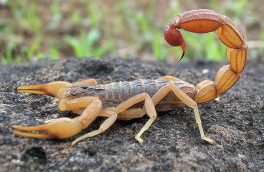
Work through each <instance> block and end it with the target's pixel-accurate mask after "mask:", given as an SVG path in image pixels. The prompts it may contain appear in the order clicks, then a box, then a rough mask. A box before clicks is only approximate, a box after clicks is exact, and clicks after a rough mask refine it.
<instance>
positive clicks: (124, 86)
mask: <svg viewBox="0 0 264 172" xmlns="http://www.w3.org/2000/svg"><path fill="white" fill-rule="evenodd" d="M168 83H169V81H165V80H143V79H142V80H134V81H123V82H122V81H120V82H113V83H110V84H101V85H95V86H82V87H72V88H71V89H70V90H69V91H68V93H67V96H73V97H83V96H95V97H99V98H100V99H101V100H102V101H108V102H122V101H125V100H127V99H129V98H131V97H133V96H135V95H137V94H140V93H148V94H149V95H150V96H153V95H154V94H155V93H156V92H158V91H159V90H160V89H161V88H162V87H163V86H165V85H167V84H168ZM170 83H171V84H173V85H175V86H176V87H178V88H180V89H182V90H183V91H184V92H185V93H186V94H188V95H192V94H193V93H194V92H195V88H194V86H193V85H191V84H189V83H187V82H184V81H177V82H170Z"/></svg>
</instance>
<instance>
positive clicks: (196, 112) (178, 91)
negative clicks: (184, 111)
mask: <svg viewBox="0 0 264 172" xmlns="http://www.w3.org/2000/svg"><path fill="white" fill-rule="evenodd" d="M170 92H172V93H173V94H174V95H175V96H176V97H177V98H179V99H180V100H181V101H182V102H183V103H184V104H186V105H187V106H189V107H190V108H192V109H193V110H194V115H195V121H196V123H197V125H198V128H199V132H200V136H201V139H202V140H205V141H207V142H208V143H211V144H213V143H214V141H213V140H212V139H210V138H208V137H206V136H205V134H204V131H203V126H202V122H201V118H200V114H199V110H198V106H197V103H196V102H195V101H194V100H193V99H191V98H190V97H189V96H188V95H187V94H185V93H184V92H183V91H182V90H181V89H179V88H177V87H176V86H174V85H170V84H168V85H165V86H164V87H162V88H161V89H160V90H159V91H158V92H157V93H156V94H155V95H154V96H153V97H152V100H153V103H154V105H157V104H158V103H159V102H160V101H161V100H162V99H163V98H164V97H165V96H167V95H168V94H169V93H170Z"/></svg>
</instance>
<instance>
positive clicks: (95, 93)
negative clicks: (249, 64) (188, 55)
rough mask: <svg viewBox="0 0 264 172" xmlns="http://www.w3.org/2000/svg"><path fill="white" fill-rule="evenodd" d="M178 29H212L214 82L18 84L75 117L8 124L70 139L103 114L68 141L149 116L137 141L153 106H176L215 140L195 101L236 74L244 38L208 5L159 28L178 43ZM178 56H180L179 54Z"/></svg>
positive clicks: (23, 131) (19, 131) (20, 131)
mask: <svg viewBox="0 0 264 172" xmlns="http://www.w3.org/2000/svg"><path fill="white" fill-rule="evenodd" d="M179 29H183V30H186V31H189V32H194V33H208V32H213V31H215V32H216V33H217V35H218V37H219V39H220V40H221V42H222V43H223V44H224V45H225V46H226V47H227V58H228V62H229V64H228V65H225V66H223V67H221V68H220V69H219V70H218V72H217V74H216V76H215V79H214V81H210V80H205V81H202V82H200V83H199V84H198V85H197V86H193V85H192V84H189V83H187V82H185V81H182V80H180V79H178V78H175V77H172V76H164V77H161V78H159V79H157V80H135V81H123V82H114V83H110V84H99V85H98V84H97V82H96V81H95V80H94V79H88V80H85V81H80V82H76V83H72V84H71V83H68V82H64V81H56V82H51V83H48V84H43V85H32V86H19V87H18V88H17V91H18V92H20V93H33V94H42V95H49V96H55V97H57V98H59V103H58V108H59V110H61V111H71V112H73V113H75V114H77V115H78V116H77V117H75V118H73V119H70V118H59V119H53V120H49V121H47V123H46V124H44V125H40V126H17V125H15V126H12V128H13V129H14V133H15V134H16V135H19V136H26V137H33V138H44V139H51V138H58V139H65V138H69V137H71V136H73V135H76V134H77V133H79V132H81V131H82V130H83V129H85V128H87V127H88V126H89V125H90V124H91V123H92V122H93V121H94V120H95V119H96V118H97V117H106V120H105V121H104V122H103V123H102V124H101V125H100V127H99V129H97V130H95V131H92V132H89V133H87V134H85V135H83V136H81V137H79V138H77V139H76V140H75V141H74V142H73V143H72V145H74V144H75V143H77V142H79V141H80V140H83V139H85V138H88V137H93V136H95V135H98V134H100V133H102V132H104V131H105V130H107V129H108V128H109V127H110V126H111V125H112V124H113V123H114V122H115V121H116V120H117V119H121V120H130V119H134V118H140V117H142V116H144V115H148V117H149V119H148V121H147V123H146V124H145V125H144V126H143V128H142V129H141V130H140V131H139V133H137V134H136V136H135V138H136V139H137V140H138V141H139V142H140V143H142V142H143V139H142V138H141V135H142V134H143V133H144V132H145V131H146V130H148V129H149V127H150V126H151V125H152V123H153V122H154V121H155V119H156V117H157V112H156V110H157V111H168V110H172V109H175V108H176V107H179V106H187V107H190V108H192V109H193V110H194V115H195V120H196V123H197V125H198V129H199V132H200V136H201V139H202V140H204V141H207V142H208V143H211V144H212V143H213V142H214V141H213V140H212V139H210V138H208V137H207V136H206V135H205V134H204V131H203V127H202V123H201V119H200V115H199V110H198V106H197V103H204V102H208V101H210V100H213V99H215V98H217V96H219V95H220V94H223V93H224V92H226V91H227V90H228V89H230V88H231V87H232V86H233V85H234V84H235V83H236V82H237V81H238V79H239V78H240V75H241V73H242V72H243V70H244V68H245V64H246V59H247V46H246V42H245V38H244V36H243V34H242V33H241V32H240V30H239V29H238V28H237V26H235V25H234V24H233V23H232V22H231V20H230V19H229V18H228V17H227V16H224V15H221V14H218V13H216V12H214V11H211V10H207V9H199V10H193V11H188V12H185V13H183V14H180V15H179V16H177V17H176V18H175V19H173V20H172V21H171V22H170V23H169V24H168V25H167V26H166V29H165V31H164V38H165V40H166V41H167V42H168V44H169V45H171V46H180V47H181V48H182V51H183V53H182V57H183V56H184V54H185V52H186V44H185V42H184V39H183V37H182V35H181V33H180V31H179ZM182 57H181V58H182Z"/></svg>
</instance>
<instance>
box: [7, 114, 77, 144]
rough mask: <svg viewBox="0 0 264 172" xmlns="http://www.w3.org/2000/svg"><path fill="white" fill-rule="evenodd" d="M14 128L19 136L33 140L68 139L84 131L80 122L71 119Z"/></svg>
mask: <svg viewBox="0 0 264 172" xmlns="http://www.w3.org/2000/svg"><path fill="white" fill-rule="evenodd" d="M12 128H13V129H14V130H15V131H14V133H15V134H16V135H19V136H25V137H33V138H44V139H49V138H58V139H66V138H68V137H71V136H73V135H75V134H77V133H79V132H80V131H81V130H82V125H81V124H80V122H79V121H78V120H75V119H69V118H60V119H54V120H52V121H51V122H50V123H47V124H45V125H39V126H17V125H14V126H12Z"/></svg>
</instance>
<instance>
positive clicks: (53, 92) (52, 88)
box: [17, 81, 71, 97]
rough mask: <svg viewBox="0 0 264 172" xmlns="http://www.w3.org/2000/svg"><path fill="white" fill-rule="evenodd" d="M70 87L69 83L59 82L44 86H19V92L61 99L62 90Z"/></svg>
mask: <svg viewBox="0 0 264 172" xmlns="http://www.w3.org/2000/svg"><path fill="white" fill-rule="evenodd" d="M70 85H71V84H70V83H68V82H63V81H57V82H51V83H48V84H42V85H29V86H19V87H17V92H19V93H33V94H41V95H48V96H56V97H61V95H60V89H61V88H63V87H68V86H70Z"/></svg>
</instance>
